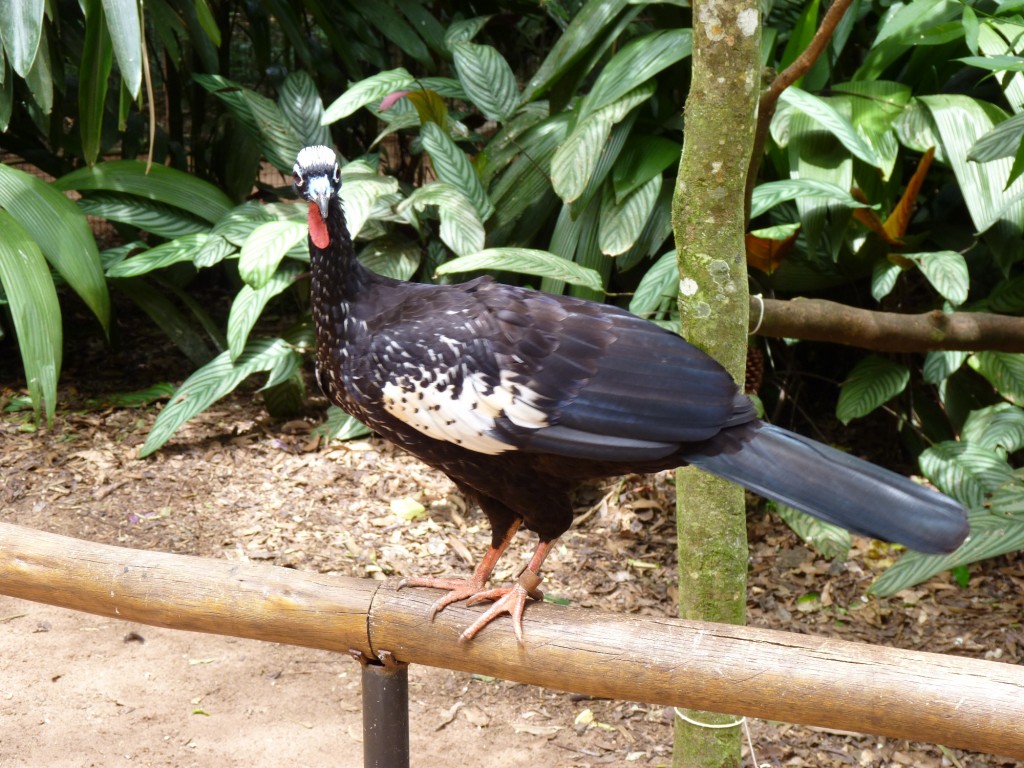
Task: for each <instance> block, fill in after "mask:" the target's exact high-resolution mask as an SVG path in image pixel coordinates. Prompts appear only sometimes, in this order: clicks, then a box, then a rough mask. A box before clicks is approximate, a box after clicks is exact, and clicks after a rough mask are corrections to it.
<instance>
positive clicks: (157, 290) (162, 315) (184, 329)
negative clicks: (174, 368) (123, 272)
mask: <svg viewBox="0 0 1024 768" xmlns="http://www.w3.org/2000/svg"><path fill="white" fill-rule="evenodd" d="M111 283H112V284H113V286H114V287H115V288H116V289H117V290H119V291H120V292H121V293H122V294H123V295H125V296H127V297H128V298H129V299H130V300H131V301H132V302H133V303H134V304H135V305H136V306H138V307H139V309H141V310H142V311H143V312H145V313H146V314H147V315H148V316H149V318H150V319H151V320H152V321H153V322H154V323H156V325H157V327H158V328H160V330H161V331H163V332H164V334H165V335H166V336H167V338H168V339H170V340H171V342H172V343H173V344H174V345H175V346H176V347H177V348H178V349H180V350H181V352H182V354H184V355H185V357H187V358H188V359H189V360H190V361H191V362H192V365H194V366H196V367H197V368H198V367H199V366H201V365H205V364H206V363H208V362H209V361H210V359H211V358H212V357H213V356H214V354H216V353H215V352H214V351H213V350H212V349H211V345H210V343H209V339H208V338H207V337H206V336H204V334H203V333H201V332H200V330H199V329H197V328H196V324H195V322H194V320H193V319H190V318H189V317H188V315H186V314H185V313H184V312H182V311H181V309H179V307H178V305H177V304H176V303H175V302H174V301H173V300H172V297H173V296H174V294H173V293H172V292H170V291H167V290H164V289H163V288H162V287H159V286H156V285H153V284H152V283H151V282H150V281H149V280H147V279H144V278H141V277H133V278H125V279H121V278H113V279H111ZM186 306H187V304H186ZM171 391H172V392H173V388H172V390H171Z"/></svg>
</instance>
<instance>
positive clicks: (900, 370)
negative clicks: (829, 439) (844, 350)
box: [836, 355, 910, 424]
mask: <svg viewBox="0 0 1024 768" xmlns="http://www.w3.org/2000/svg"><path fill="white" fill-rule="evenodd" d="M909 381H910V369H909V368H907V366H905V365H900V364H899V363H894V362H893V361H892V360H888V359H886V358H884V357H879V356H878V355H868V356H867V357H865V358H863V359H862V360H860V361H859V362H858V363H857V364H856V365H855V366H854V367H853V370H852V371H850V375H849V376H848V377H847V379H846V381H844V382H843V385H842V388H841V389H840V390H839V402H838V403H836V418H837V419H839V420H840V421H841V422H843V424H849V423H850V422H851V421H853V420H854V419H858V418H860V417H861V416H866V415H867V414H869V413H871V412H872V411H873V410H875V409H876V408H878V407H879V406H880V405H884V404H885V403H887V402H889V401H890V400H892V399H893V398H894V397H896V395H898V394H899V393H900V392H902V391H903V390H904V389H906V387H907V383H908V382H909Z"/></svg>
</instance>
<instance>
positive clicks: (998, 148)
mask: <svg viewBox="0 0 1024 768" xmlns="http://www.w3.org/2000/svg"><path fill="white" fill-rule="evenodd" d="M1022 138H1024V112H1022V113H1020V114H1018V115H1013V116H1012V117H1010V118H1007V119H1006V120H1003V121H1002V122H1001V123H997V124H996V126H995V127H994V128H993V129H992V130H991V131H989V132H988V133H986V134H985V135H984V136H982V137H981V138H979V139H978V140H977V141H976V142H974V145H973V146H972V147H971V149H970V151H969V152H968V153H967V159H968V160H973V161H974V162H976V163H987V162H988V161H989V160H998V159H999V158H1001V157H1013V156H1015V155H1016V154H1017V150H1019V149H1020V146H1021V139H1022Z"/></svg>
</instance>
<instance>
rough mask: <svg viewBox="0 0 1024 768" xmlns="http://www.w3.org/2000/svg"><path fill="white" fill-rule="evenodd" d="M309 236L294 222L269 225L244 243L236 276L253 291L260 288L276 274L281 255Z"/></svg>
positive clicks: (255, 230) (262, 226)
mask: <svg viewBox="0 0 1024 768" xmlns="http://www.w3.org/2000/svg"><path fill="white" fill-rule="evenodd" d="M307 234H308V229H307V228H306V226H305V225H304V224H300V223H299V222H296V221H268V222H267V223H265V224H260V225H259V226H258V227H256V229H254V230H253V231H252V233H251V234H250V235H249V237H247V238H246V239H245V242H244V243H243V244H242V251H241V253H240V255H239V258H238V276H239V277H241V278H242V279H243V280H244V281H245V282H246V283H247V284H248V285H250V286H252V287H253V288H262V287H263V286H264V285H266V284H267V282H268V281H269V280H270V278H271V276H272V275H273V274H274V273H275V271H276V270H277V267H278V265H279V264H280V263H281V259H283V258H284V255H285V254H286V253H287V252H288V251H289V250H290V249H291V248H292V247H293V246H295V245H296V244H297V243H299V242H302V240H303V238H305V237H306V235H307Z"/></svg>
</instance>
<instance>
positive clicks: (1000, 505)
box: [989, 469, 1024, 524]
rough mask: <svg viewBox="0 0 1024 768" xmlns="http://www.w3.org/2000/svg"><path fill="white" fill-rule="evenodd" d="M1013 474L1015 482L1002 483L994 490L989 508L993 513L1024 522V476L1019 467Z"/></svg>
mask: <svg viewBox="0 0 1024 768" xmlns="http://www.w3.org/2000/svg"><path fill="white" fill-rule="evenodd" d="M1013 474H1014V481H1013V482H1011V483H1006V484H1005V485H1001V486H999V487H998V488H996V489H995V491H993V492H992V497H991V502H990V507H989V510H990V511H991V512H992V514H993V515H996V516H998V517H1005V518H1009V519H1011V520H1016V521H1018V522H1019V523H1022V524H1024V478H1022V476H1021V470H1019V469H1018V470H1016V471H1014V473H1013Z"/></svg>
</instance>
